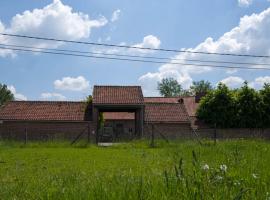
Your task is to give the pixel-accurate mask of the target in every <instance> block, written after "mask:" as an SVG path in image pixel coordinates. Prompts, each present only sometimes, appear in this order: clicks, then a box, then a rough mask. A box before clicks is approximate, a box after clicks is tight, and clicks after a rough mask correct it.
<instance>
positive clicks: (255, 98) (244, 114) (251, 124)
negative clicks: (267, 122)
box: [237, 81, 263, 128]
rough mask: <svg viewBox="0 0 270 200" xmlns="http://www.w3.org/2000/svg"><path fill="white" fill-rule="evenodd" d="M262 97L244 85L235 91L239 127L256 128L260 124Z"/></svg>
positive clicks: (246, 84)
mask: <svg viewBox="0 0 270 200" xmlns="http://www.w3.org/2000/svg"><path fill="white" fill-rule="evenodd" d="M262 108H263V107H262V99H261V97H260V95H259V93H258V92H257V91H255V90H254V89H253V88H250V87H249V86H248V83H247V82H246V81H245V82H244V85H243V86H242V87H241V88H240V89H239V91H238V93H237V111H238V113H237V117H238V122H239V126H240V127H241V128H258V127H261V126H262V113H263V110H262Z"/></svg>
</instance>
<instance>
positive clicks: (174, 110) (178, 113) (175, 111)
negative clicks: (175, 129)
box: [144, 103, 189, 123]
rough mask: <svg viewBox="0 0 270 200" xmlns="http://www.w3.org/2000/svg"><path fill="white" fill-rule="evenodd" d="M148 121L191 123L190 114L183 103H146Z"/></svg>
mask: <svg viewBox="0 0 270 200" xmlns="http://www.w3.org/2000/svg"><path fill="white" fill-rule="evenodd" d="M144 115H145V118H144V119H145V121H146V122H161V123H162V122H171V123H189V118H188V114H187V112H186V110H185V107H184V105H183V104H180V103H178V104H176V103H145V114H144Z"/></svg>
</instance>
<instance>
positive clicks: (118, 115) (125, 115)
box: [103, 112, 135, 120]
mask: <svg viewBox="0 0 270 200" xmlns="http://www.w3.org/2000/svg"><path fill="white" fill-rule="evenodd" d="M103 116H104V119H105V120H106V119H107V120H134V119H135V114H134V113H132V112H131V113H130V112H104V113H103Z"/></svg>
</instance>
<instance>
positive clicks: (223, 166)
mask: <svg viewBox="0 0 270 200" xmlns="http://www.w3.org/2000/svg"><path fill="white" fill-rule="evenodd" d="M219 168H220V170H221V171H223V172H226V171H227V165H224V164H223V165H220V167H219Z"/></svg>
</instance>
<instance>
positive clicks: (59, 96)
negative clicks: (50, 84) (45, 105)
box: [40, 92, 66, 101]
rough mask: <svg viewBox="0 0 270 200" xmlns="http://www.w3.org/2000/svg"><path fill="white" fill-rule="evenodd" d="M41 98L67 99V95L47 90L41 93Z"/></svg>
mask: <svg viewBox="0 0 270 200" xmlns="http://www.w3.org/2000/svg"><path fill="white" fill-rule="evenodd" d="M40 98H42V99H47V100H58V101H62V100H66V97H65V96H64V95H62V94H59V93H50V92H45V93H42V94H41V95H40Z"/></svg>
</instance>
